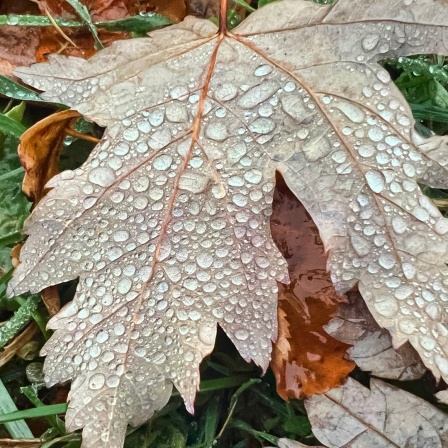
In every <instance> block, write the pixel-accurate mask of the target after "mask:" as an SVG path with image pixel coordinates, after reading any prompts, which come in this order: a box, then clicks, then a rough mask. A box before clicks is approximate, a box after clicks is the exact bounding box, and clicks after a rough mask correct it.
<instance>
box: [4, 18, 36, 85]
mask: <svg viewBox="0 0 448 448" xmlns="http://www.w3.org/2000/svg"><path fill="white" fill-rule="evenodd" d="M39 33H40V30H38V29H37V28H33V27H18V26H9V25H2V26H0V75H3V76H12V75H13V71H14V69H15V68H16V67H17V66H19V65H30V64H33V63H34V62H36V57H35V52H36V50H37V48H38V46H39Z"/></svg>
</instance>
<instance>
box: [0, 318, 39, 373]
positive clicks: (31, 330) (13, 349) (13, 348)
mask: <svg viewBox="0 0 448 448" xmlns="http://www.w3.org/2000/svg"><path fill="white" fill-rule="evenodd" d="M37 330H38V328H37V325H36V324H35V323H34V322H33V323H31V324H30V325H28V327H26V328H25V330H23V331H22V333H20V334H19V335H17V336H16V337H15V338H14V339H13V340H12V342H11V343H9V344H8V345H5V347H4V348H3V350H2V351H1V352H0V367H2V366H4V365H5V364H7V363H8V361H9V360H10V359H12V358H13V356H14V355H16V354H17V352H18V351H19V350H21V349H22V348H23V347H24V345H25V344H27V343H28V342H29V341H31V339H32V338H33V336H34V335H35V333H36V332H37Z"/></svg>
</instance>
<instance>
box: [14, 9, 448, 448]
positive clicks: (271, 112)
mask: <svg viewBox="0 0 448 448" xmlns="http://www.w3.org/2000/svg"><path fill="white" fill-rule="evenodd" d="M278 5H279V4H275V3H273V4H271V5H268V6H266V7H264V8H261V9H260V10H259V11H258V12H256V13H254V14H252V15H251V16H250V17H249V18H248V19H247V20H246V21H245V22H244V23H243V24H241V25H240V26H239V27H238V28H236V29H234V30H233V31H232V32H228V31H226V29H225V26H224V24H222V26H221V27H220V28H219V30H218V28H216V27H215V26H214V25H213V24H212V23H211V22H209V21H206V20H199V19H194V18H191V17H189V18H188V17H187V19H186V20H185V21H184V22H182V23H181V24H178V25H175V26H173V27H170V28H166V29H163V30H160V31H156V32H153V33H152V34H151V35H150V38H146V39H140V40H132V41H123V42H116V43H115V44H114V45H112V46H111V47H109V48H108V49H106V50H104V51H102V52H100V53H99V54H97V55H95V56H94V57H93V58H91V59H90V60H88V61H85V60H81V59H77V58H65V57H62V56H52V57H51V58H50V60H49V63H47V64H38V65H35V66H33V67H31V68H21V69H20V70H18V71H17V72H16V74H17V75H18V76H20V77H21V78H22V79H23V80H24V81H25V82H27V83H29V84H31V85H33V86H35V87H36V88H39V89H41V90H43V91H45V93H44V96H45V98H47V99H50V100H53V101H58V102H63V103H67V104H69V105H70V106H71V107H73V109H76V110H77V111H78V112H80V113H81V114H83V115H85V116H86V117H87V118H88V119H90V120H93V121H96V122H97V123H99V124H101V125H105V126H106V127H107V130H106V133H105V135H104V137H103V139H102V141H101V142H100V143H99V144H98V146H97V147H96V149H95V150H94V151H93V152H92V154H91V156H90V158H89V159H88V161H87V162H86V163H85V164H84V165H83V166H82V167H81V168H79V169H77V170H75V171H65V172H62V173H61V174H59V175H57V176H56V177H54V178H53V179H52V180H51V181H50V182H49V183H48V184H47V185H48V186H49V187H51V188H53V190H52V191H51V192H50V193H49V194H48V195H47V196H46V197H45V198H44V199H43V200H42V201H41V202H40V204H39V206H38V207H37V208H36V209H35V211H34V212H33V214H32V215H31V217H30V218H29V220H28V222H27V225H26V229H25V230H26V232H27V233H28V234H29V235H30V237H29V239H28V241H27V243H26V244H25V246H24V248H23V249H22V254H21V260H22V263H21V265H20V266H19V268H18V269H17V271H16V273H15V276H14V278H13V280H12V282H11V283H10V285H9V288H10V293H12V294H14V293H15V294H19V293H22V292H25V291H28V290H30V291H33V292H35V291H39V290H41V289H43V288H44V287H47V286H50V285H54V284H57V283H60V282H64V281H67V280H70V279H73V278H75V277H79V278H80V280H79V285H78V289H77V294H76V297H75V299H74V300H73V302H72V303H70V304H69V305H68V306H67V307H66V308H64V309H63V310H62V311H61V312H60V313H59V314H58V315H57V316H55V317H53V319H52V320H51V321H50V324H49V325H50V327H51V328H53V329H55V330H56V332H55V334H54V335H53V337H52V339H51V340H50V341H49V342H48V343H47V345H46V347H45V349H44V353H46V354H47V355H48V356H47V359H46V364H45V372H46V382H47V384H48V385H51V384H54V383H56V382H64V381H67V380H70V379H72V380H73V383H72V391H71V395H70V400H71V402H70V408H69V410H68V413H67V427H68V428H69V429H70V430H74V429H77V428H81V427H84V432H83V434H84V442H83V443H84V446H96V447H108V448H114V447H120V446H122V444H123V439H124V434H125V430H126V425H127V423H128V422H130V423H131V424H132V425H137V424H139V423H141V422H143V421H145V420H146V419H148V418H149V416H150V415H151V413H152V412H153V411H154V409H159V408H160V407H161V406H163V405H164V404H165V403H166V402H167V400H168V397H169V395H170V393H171V387H172V384H174V385H175V386H176V387H177V388H178V390H179V391H180V393H181V395H182V396H183V397H184V399H185V401H186V403H187V407H188V409H189V410H190V411H192V409H193V400H194V396H195V392H196V390H197V388H198V383H199V375H198V365H199V363H200V361H201V359H202V358H203V356H204V355H205V354H207V353H209V352H210V351H211V350H212V348H213V344H214V339H215V332H216V325H217V324H218V323H219V325H220V326H221V327H222V328H223V329H224V330H225V331H226V332H227V334H228V335H229V337H230V338H231V339H232V341H233V342H234V343H235V345H236V347H237V348H238V350H239V351H240V353H241V354H242V356H243V357H244V358H245V359H247V360H249V359H252V360H254V361H255V362H256V363H257V364H259V365H261V366H262V367H263V368H266V367H267V365H268V363H269V358H270V351H271V339H275V337H276V334H277V328H276V327H277V324H276V300H277V297H276V294H277V285H276V282H277V281H283V282H285V277H286V276H287V269H286V263H285V261H284V259H283V258H282V257H281V255H280V253H279V251H278V250H277V249H276V247H275V245H274V243H273V241H272V237H271V234H270V229H269V216H270V214H271V202H272V195H273V189H274V180H275V177H274V175H275V171H276V170H278V171H280V172H281V173H282V176H283V177H284V179H285V181H286V183H287V184H288V186H289V188H290V189H291V191H292V192H293V193H294V194H295V195H296V196H297V197H298V198H299V199H300V200H301V202H302V203H303V204H304V206H305V207H306V209H307V210H308V212H309V213H310V214H311V216H312V218H313V220H314V222H315V223H316V225H317V226H318V228H319V231H320V235H321V238H322V240H323V242H324V245H325V248H326V250H327V251H328V254H329V259H328V268H329V270H330V271H331V275H332V279H333V282H334V284H335V285H336V289H337V291H338V292H340V293H343V292H345V291H346V290H348V289H349V288H351V287H352V286H353V285H355V284H356V282H358V281H359V289H360V291H361V293H362V295H363V297H364V299H365V300H366V302H367V304H368V307H369V309H370V311H371V312H372V314H373V316H374V317H375V319H376V320H377V322H378V323H379V324H380V325H381V326H382V327H386V328H387V329H388V330H390V331H391V333H392V335H393V340H394V344H395V345H396V346H398V345H400V344H402V343H404V342H405V341H406V340H409V341H410V342H411V343H412V345H413V346H414V347H415V348H416V349H417V351H418V352H419V354H420V355H421V357H422V359H423V361H424V363H425V364H426V365H427V367H428V368H430V369H431V370H432V371H433V372H434V374H435V375H437V376H439V375H443V376H444V378H445V379H448V359H447V356H446V347H447V343H448V338H447V334H448V329H447V326H446V322H445V321H446V312H445V306H444V304H445V301H446V299H447V297H448V295H447V292H448V288H447V285H448V269H447V267H446V264H445V262H446V261H447V251H448V238H447V237H446V232H447V231H448V220H446V219H445V218H443V217H442V216H441V215H440V213H439V211H438V210H437V208H436V207H435V206H434V205H433V204H432V203H431V201H430V200H429V199H428V198H427V197H425V196H424V195H423V194H422V193H421V191H420V190H419V187H418V184H417V181H420V182H422V183H425V184H427V185H429V186H432V187H441V188H446V187H448V181H447V179H448V177H447V170H446V169H445V168H444V165H445V164H446V162H447V158H446V154H447V152H446V148H445V147H444V146H443V145H441V144H439V143H440V142H439V141H437V142H436V141H434V140H429V143H428V142H427V143H424V144H422V145H420V146H418V144H420V143H421V138H419V137H418V136H417V135H416V134H415V131H414V129H413V120H412V116H411V112H410V110H409V108H408V106H407V105H406V103H405V101H404V99H403V98H402V96H401V94H400V93H399V91H398V90H397V89H396V87H395V86H394V85H393V83H392V81H391V79H390V77H389V75H388V73H387V72H386V71H385V70H384V69H383V68H382V67H381V66H380V65H379V64H377V61H378V60H379V59H385V58H388V57H397V56H398V55H409V54H415V53H448V51H447V48H446V45H445V42H446V33H447V32H448V19H447V18H448V4H447V3H446V2H444V1H442V0H422V1H419V2H410V1H408V0H398V1H395V2H389V1H386V0H366V1H359V2H353V1H349V0H340V1H338V2H337V3H336V4H334V5H316V4H313V3H312V2H305V1H303V2H302V1H295V0H290V1H288V0H286V1H284V2H282V3H281V7H278ZM223 7H225V3H224V4H223ZM417 143H418V144H417Z"/></svg>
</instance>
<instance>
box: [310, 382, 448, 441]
mask: <svg viewBox="0 0 448 448" xmlns="http://www.w3.org/2000/svg"><path fill="white" fill-rule="evenodd" d="M305 407H306V410H307V412H308V416H309V418H310V422H311V425H312V430H313V433H314V435H315V436H316V438H317V439H318V440H320V441H321V442H322V443H325V446H327V447H329V448H340V447H347V448H352V447H353V448H355V447H364V446H366V447H373V446H378V447H410V448H411V447H412V448H420V447H431V448H433V447H434V448H443V447H445V446H447V443H448V419H447V416H446V414H445V413H444V412H442V411H441V410H439V409H437V408H436V407H434V406H432V405H431V404H430V403H428V402H426V401H425V400H422V399H421V398H419V397H416V396H414V395H411V394H410V393H408V392H405V391H404V390H400V389H398V388H397V387H395V386H392V385H391V384H387V383H384V382H383V381H381V380H378V379H375V378H374V379H372V380H371V381H370V389H368V388H367V387H364V386H363V385H362V384H360V383H358V382H357V381H355V380H354V379H352V378H349V379H348V380H347V382H346V383H345V384H344V385H343V386H340V387H337V388H335V389H332V390H330V391H329V392H327V393H326V394H324V395H314V396H313V397H311V398H309V399H307V400H306V401H305ZM416 410H418V411H417V412H416ZM416 428H418V431H416V430H415V429H416Z"/></svg>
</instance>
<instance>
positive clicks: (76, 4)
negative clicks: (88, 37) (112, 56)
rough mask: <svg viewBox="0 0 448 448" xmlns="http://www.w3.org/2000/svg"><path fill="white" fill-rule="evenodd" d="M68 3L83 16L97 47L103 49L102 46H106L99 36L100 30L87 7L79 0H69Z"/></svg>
mask: <svg viewBox="0 0 448 448" xmlns="http://www.w3.org/2000/svg"><path fill="white" fill-rule="evenodd" d="M67 3H68V4H69V5H70V6H72V8H73V9H74V10H75V11H76V12H77V13H78V15H79V17H81V19H82V20H83V21H84V22H85V23H86V25H87V26H88V27H89V30H90V32H91V33H92V36H93V39H94V41H95V48H96V49H97V50H101V49H102V48H104V45H103V43H102V42H101V41H100V38H99V37H98V31H97V29H96V26H95V24H94V23H93V22H92V18H91V17H90V14H89V10H88V9H87V7H86V6H85V5H83V4H82V3H81V2H80V1H79V0H67Z"/></svg>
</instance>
